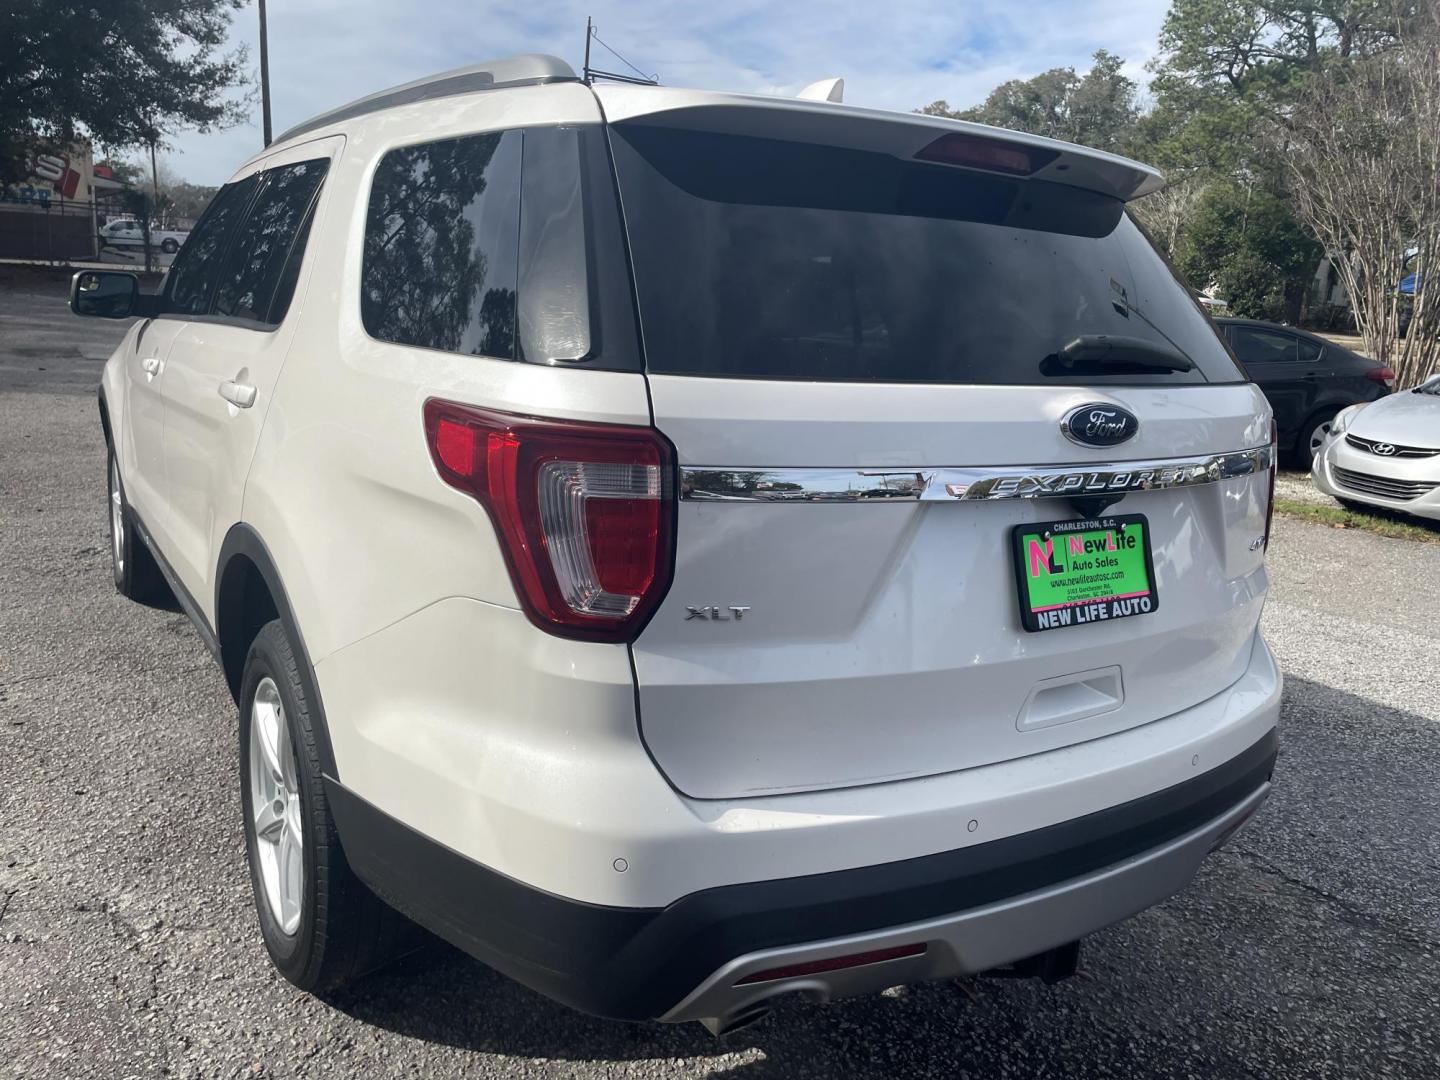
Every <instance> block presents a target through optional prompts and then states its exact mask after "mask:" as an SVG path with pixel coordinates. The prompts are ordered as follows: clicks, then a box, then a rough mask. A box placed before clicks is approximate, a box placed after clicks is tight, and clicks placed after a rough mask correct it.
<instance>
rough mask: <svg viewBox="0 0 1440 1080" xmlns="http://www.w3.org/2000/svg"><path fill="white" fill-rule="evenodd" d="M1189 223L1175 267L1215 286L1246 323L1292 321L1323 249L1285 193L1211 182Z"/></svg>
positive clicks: (1253, 185)
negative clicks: (1296, 213) (1255, 320)
mask: <svg viewBox="0 0 1440 1080" xmlns="http://www.w3.org/2000/svg"><path fill="white" fill-rule="evenodd" d="M1188 224H1189V227H1188V229H1187V233H1186V236H1185V240H1184V243H1183V245H1182V247H1181V250H1180V251H1179V252H1177V253H1176V262H1177V265H1179V267H1180V269H1181V271H1182V272H1183V273H1184V274H1185V275H1186V276H1187V277H1188V278H1189V279H1190V280H1191V281H1192V282H1195V283H1197V284H1209V283H1211V282H1213V283H1214V284H1215V285H1216V286H1217V287H1218V289H1219V292H1220V293H1221V295H1223V296H1224V297H1225V298H1226V299H1227V300H1228V301H1229V303H1230V310H1231V311H1232V312H1233V313H1234V314H1236V315H1239V316H1242V317H1243V318H1247V319H1271V320H1274V321H1286V322H1294V321H1296V319H1297V317H1298V315H1299V311H1300V302H1301V300H1302V299H1303V297H1304V293H1305V289H1306V287H1307V286H1309V284H1310V283H1311V281H1312V280H1313V279H1314V274H1315V267H1316V265H1317V264H1318V263H1319V261H1320V256H1321V254H1322V248H1321V247H1320V245H1319V244H1318V243H1317V242H1316V241H1315V238H1314V237H1313V236H1311V235H1310V233H1309V232H1308V231H1307V230H1306V229H1305V227H1304V226H1303V225H1302V224H1301V223H1300V222H1299V221H1298V220H1296V218H1295V215H1294V213H1293V212H1292V211H1291V206H1290V201H1289V198H1288V196H1287V195H1286V194H1285V193H1284V192H1281V191H1277V190H1275V189H1273V188H1270V187H1267V186H1266V185H1265V184H1263V183H1260V182H1251V183H1236V182H1232V181H1228V180H1217V181H1213V182H1211V183H1210V184H1208V185H1207V186H1206V187H1205V189H1204V191H1203V192H1202V193H1201V195H1200V197H1199V199H1198V200H1197V203H1196V206H1195V209H1194V213H1193V215H1192V217H1191V220H1190V222H1189V223H1188Z"/></svg>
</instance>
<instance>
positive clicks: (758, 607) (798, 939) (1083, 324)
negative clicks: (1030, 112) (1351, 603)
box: [71, 56, 1280, 1031]
mask: <svg viewBox="0 0 1440 1080" xmlns="http://www.w3.org/2000/svg"><path fill="white" fill-rule="evenodd" d="M1160 184H1161V179H1160V177H1159V176H1158V175H1157V174H1156V173H1155V172H1153V171H1152V170H1150V169H1148V168H1146V167H1144V166H1142V165H1138V164H1136V163H1134V162H1131V161H1126V160H1124V159H1121V158H1117V157H1113V156H1111V155H1108V154H1103V153H1099V152H1096V151H1093V150H1087V149H1083V148H1081V147H1077V146H1070V145H1067V144H1063V143H1057V142H1052V141H1049V140H1045V139H1039V138H1032V137H1029V136H1026V135H1021V134H1017V133H1014V132H1008V131H998V130H995V129H991V128H986V127H981V126H977V125H972V124H964V123H958V122H954V121H949V120H942V119H937V118H933V117H928V116H916V115H906V114H896V113H888V112H877V111H872V110H867V109H860V108H853V107H850V106H846V105H843V104H837V103H831V102H828V101H810V100H798V99H796V100H790V99H779V98H767V97H748V96H741V95H732V94H720V93H702V92H695V91H688V90H676V89H668V88H661V87H652V86H627V85H603V86H594V87H592V86H589V85H586V84H585V83H584V82H582V81H580V80H578V79H577V78H576V77H575V74H574V73H573V72H572V71H571V70H570V69H569V68H568V67H567V66H566V65H565V64H564V63H563V62H561V61H558V60H555V59H553V58H548V57H538V56H532V57H520V58H515V59H510V60H505V61H501V62H497V63H493V64H487V65H480V66H477V67H474V68H467V69H463V70H460V71H455V72H450V73H447V74H444V75H440V76H436V77H435V78H433V79H428V80H422V81H420V82H417V83H413V84H410V85H408V86H404V87H400V88H398V89H396V90H392V91H388V92H385V93H382V94H378V95H375V96H373V97H370V98H366V99H363V100H361V101H358V102H355V103H354V104H352V105H349V106H346V107H344V108H341V109H338V110H336V111H334V112H331V113H327V114H325V115H324V116H321V117H318V118H317V119H315V120H313V121H310V122H308V123H305V124H302V125H300V126H299V127H298V128H295V129H294V130H293V131H290V132H288V133H287V134H285V135H284V136H283V137H282V138H281V139H280V140H279V141H278V142H276V143H275V144H274V145H272V146H270V147H269V148H267V149H266V150H264V151H262V152H261V153H260V154H259V155H257V156H256V157H255V158H254V159H253V160H251V161H250V162H249V163H247V164H246V165H245V166H243V167H242V168H241V169H240V170H239V171H238V172H237V173H236V174H235V176H234V177H233V178H232V179H231V180H230V182H229V183H228V184H226V185H225V186H224V187H223V188H222V189H221V190H220V192H219V193H218V194H217V195H216V197H215V200H214V202H213V203H212V205H211V206H210V208H209V210H208V211H207V212H206V214H205V216H204V218H203V220H202V221H201V222H200V223H199V224H198V225H197V226H196V228H195V230H194V232H193V233H192V235H191V237H190V240H189V242H188V243H186V245H185V247H184V248H183V250H182V251H181V252H180V255H179V257H178V258H177V259H176V261H175V265H174V266H173V267H172V268H171V270H170V272H169V274H168V276H167V278H166V279H165V283H164V287H163V289H162V291H161V292H160V294H159V295H158V296H142V295H140V294H139V293H138V291H137V286H136V282H135V279H134V278H133V277H131V276H129V275H126V274H122V273H116V272H92V271H84V272H82V273H80V274H78V275H76V279H75V284H74V288H73V292H72V301H71V302H72V306H73V308H74V310H75V311H76V312H78V313H80V314H90V315H103V316H109V317H114V318H123V317H130V316H139V320H138V321H137V322H136V323H135V324H134V325H133V326H131V327H130V329H129V332H128V333H127V334H126V337H125V340H124V343H123V344H122V345H121V347H120V348H119V349H118V350H117V351H116V353H115V355H114V356H113V357H112V358H111V359H110V361H109V363H108V364H107V365H106V368H105V372H104V378H103V381H102V384H101V387H100V416H101V421H102V423H103V425H104V431H105V438H106V441H107V444H108V446H109V451H110V456H109V494H110V507H111V519H110V520H111V528H112V530H113V540H114V544H113V556H114V572H115V582H116V585H117V586H118V587H119V589H120V591H121V592H122V593H124V594H125V595H127V596H131V597H135V598H141V597H144V596H146V595H148V594H150V593H152V591H153V590H156V589H163V588H164V587H166V586H168V588H169V589H171V590H173V592H174V594H175V596H176V597H177V598H178V599H179V601H180V603H181V605H182V606H183V607H184V608H185V610H186V611H187V612H188V613H189V615H190V617H191V618H192V619H193V620H194V622H195V624H196V625H197V627H198V628H199V630H200V633H201V635H202V636H203V637H204V639H205V641H206V643H207V645H208V646H209V648H210V649H211V651H212V652H213V653H214V654H215V656H216V657H217V658H218V660H219V662H220V664H221V666H222V667H223V669H224V673H225V677H226V679H227V680H228V682H229V685H230V689H231V690H232V692H233V693H234V696H235V700H236V701H237V703H238V705H239V714H240V732H239V739H240V753H239V765H240V770H239V771H240V784H241V790H242V793H243V804H244V811H245V821H244V825H245V831H246V842H247V848H248V853H249V862H250V870H251V878H252V882H253V885H254V891H255V897H256V908H257V911H258V914H259V920H260V925H261V928H262V930H263V934H264V939H265V943H266V946H267V947H268V949H269V952H270V955H271V957H272V959H273V960H274V962H275V964H276V966H277V967H278V968H279V970H280V971H281V972H282V973H283V974H284V975H285V976H286V977H287V978H288V979H290V980H291V981H292V982H294V983H295V984H296V985H298V986H300V987H304V988H307V989H314V990H324V989H326V988H330V987H334V986H335V985H337V984H338V983H340V982H341V981H343V980H345V979H346V978H348V977H350V976H353V975H355V974H358V973H360V972H363V971H365V970H368V969H369V968H371V967H373V966H375V964H377V963H378V962H379V961H380V960H382V959H383V958H384V956H385V955H386V952H387V950H389V949H390V948H391V945H390V942H391V941H392V940H393V939H394V937H395V931H396V929H397V928H400V929H403V928H404V927H405V926H406V925H407V924H406V923H405V922H404V921H403V920H402V919H401V918H400V916H399V915H398V914H397V912H398V913H402V914H403V915H404V916H405V917H408V919H409V920H412V921H413V922H415V923H419V924H420V925H422V926H424V927H428V928H429V929H430V930H431V931H433V932H434V933H436V934H438V935H439V936H440V937H442V938H445V939H447V940H449V941H450V942H453V943H454V944H455V945H457V946H459V947H460V948H462V949H464V950H465V951H467V952H469V953H471V954H473V955H474V956H476V957H478V958H479V959H481V960H483V961H484V962H485V963H487V964H489V965H491V966H493V967H495V968H497V969H498V970H500V971H502V972H504V973H505V974H507V975H509V976H511V977H513V978H515V979H518V980H519V981H520V982H522V983H525V984H526V985H528V986H531V987H533V988H535V989H537V990H539V991H540V992H542V993H544V994H548V995H550V996H551V997H553V998H555V999H557V1000H559V1001H562V1002H566V1003H568V1004H569V1005H572V1006H574V1007H576V1008H578V1009H582V1010H586V1011H588V1012H591V1013H595V1014H599V1015H602V1016H608V1017H616V1018H625V1019H643V1018H660V1019H664V1020H692V1019H693V1020H700V1021H703V1022H705V1023H706V1024H707V1025H708V1026H710V1027H711V1028H712V1029H713V1030H717V1031H724V1030H729V1029H732V1028H734V1027H736V1026H738V1025H740V1024H742V1023H745V1022H747V1021H749V1020H752V1019H754V1018H756V1017H758V1016H759V1015H762V1014H763V1013H764V1012H765V1011H766V1009H767V1008H768V1006H769V1004H770V1003H771V1002H772V1000H773V999H774V998H775V997H777V996H779V995H784V994H793V993H799V994H802V995H808V996H811V997H814V998H819V999H824V998H828V997H831V996H834V995H838V994H849V993H856V992H862V991H872V990H876V989H879V988H883V987H887V986H891V985H895V984H900V983H907V982H914V981H918V980H924V979H936V978H943V977H947V976H955V975H960V974H962V973H969V972H981V971H987V970H993V969H997V968H1009V969H1011V970H1012V971H1017V970H1018V971H1019V972H1020V973H1027V972H1028V973H1033V974H1040V975H1046V976H1049V977H1057V976H1060V975H1063V974H1065V973H1067V971H1069V970H1071V969H1073V965H1074V962H1075V956H1076V952H1077V948H1078V946H1077V943H1078V941H1079V940H1080V938H1081V937H1082V936H1084V935H1085V934H1088V933H1090V932H1091V931H1093V930H1096V929H1098V928H1100V927H1103V926H1106V925H1107V924H1110V923H1113V922H1115V921H1117V920H1120V919H1123V918H1126V917H1127V916H1130V915H1133V914H1135V913H1136V912H1138V911H1141V910H1142V909H1144V908H1146V907H1148V906H1150V905H1152V904H1155V903H1157V902H1158V901H1161V900H1163V899H1165V898H1166V897H1168V896H1170V895H1171V894H1173V893H1174V892H1176V891H1177V890H1178V889H1180V888H1182V887H1183V886H1184V885H1185V884H1186V883H1187V882H1188V881H1189V880H1190V879H1191V877H1192V875H1194V873H1195V871H1196V868H1197V867H1198V866H1199V865H1200V863H1201V861H1202V860H1203V859H1204V858H1205V856H1206V854H1207V853H1209V852H1210V851H1212V850H1213V849H1214V848H1215V847H1216V846H1217V845H1219V844H1220V843H1221V842H1222V841H1223V840H1224V839H1225V838H1226V837H1228V836H1229V835H1230V834H1231V833H1232V832H1234V831H1235V830H1236V829H1237V828H1238V827H1239V826H1240V825H1241V823H1242V822H1244V821H1245V820H1246V819H1247V818H1248V817H1249V816H1250V815H1251V814H1253V813H1254V812H1255V810H1256V808H1257V807H1258V806H1259V805H1260V804H1261V802H1262V801H1263V800H1264V798H1265V796H1266V794H1267V792H1268V790H1269V786H1270V777H1271V772H1272V768H1273V766H1274V763H1275V756H1276V734H1275V725H1276V715H1277V711H1278V704H1279V697H1280V676H1279V674H1278V672H1277V671H1276V666H1275V663H1274V661H1273V659H1272V658H1271V655H1270V652H1269V650H1268V649H1267V648H1266V646H1265V643H1264V641H1262V640H1261V638H1260V635H1259V633H1258V630H1257V624H1258V622H1259V619H1260V611H1261V607H1262V605H1263V603H1264V599H1265V592H1266V584H1267V579H1266V572H1265V564H1264V559H1265V546H1266V540H1267V533H1268V529H1269V513H1270V502H1271V487H1272V468H1271V465H1272V460H1273V447H1272V426H1271V420H1270V412H1269V409H1268V407H1267V406H1266V403H1265V399H1264V398H1263V397H1262V396H1261V394H1260V392H1259V391H1258V390H1257V389H1256V388H1255V387H1254V386H1253V385H1252V384H1250V383H1249V382H1247V381H1246V379H1245V378H1244V376H1243V375H1242V374H1241V372H1240V371H1239V370H1238V368H1237V367H1236V365H1235V363H1234V361H1233V360H1232V358H1231V357H1230V355H1229V354H1228V353H1227V352H1226V349H1225V347H1224V346H1223V345H1222V344H1221V341H1220V339H1219V338H1218V337H1217V336H1216V333H1215V331H1214V329H1213V328H1212V326H1211V324H1210V323H1209V322H1208V321H1207V319H1206V317H1205V316H1204V315H1203V314H1202V312H1201V311H1200V309H1199V308H1198V307H1197V306H1196V304H1195V303H1194V301H1193V300H1192V299H1191V298H1190V295H1189V294H1188V292H1187V291H1186V290H1185V289H1184V288H1183V287H1182V286H1181V285H1180V284H1179V283H1178V282H1177V281H1176V279H1175V277H1174V275H1173V274H1172V272H1171V270H1170V268H1169V267H1168V266H1167V264H1166V262H1165V260H1164V259H1163V258H1161V257H1160V256H1159V255H1158V254H1157V253H1156V251H1155V249H1154V248H1153V247H1152V246H1151V244H1150V243H1149V242H1148V241H1147V240H1146V238H1145V236H1144V234H1143V233H1142V232H1141V231H1140V229H1139V228H1138V227H1137V226H1136V225H1135V223H1134V221H1133V220H1132V219H1131V218H1130V217H1129V216H1128V215H1127V213H1126V211H1125V203H1126V201H1127V200H1129V199H1132V198H1135V197H1136V196H1139V195H1143V194H1145V193H1147V192H1151V191H1154V190H1155V189H1157V188H1158V187H1159V186H1160Z"/></svg>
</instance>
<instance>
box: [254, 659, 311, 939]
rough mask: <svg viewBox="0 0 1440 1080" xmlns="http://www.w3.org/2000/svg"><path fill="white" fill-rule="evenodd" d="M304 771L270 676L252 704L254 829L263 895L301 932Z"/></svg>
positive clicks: (276, 914)
mask: <svg viewBox="0 0 1440 1080" xmlns="http://www.w3.org/2000/svg"><path fill="white" fill-rule="evenodd" d="M300 797H301V796H300V782H299V769H298V766H297V764H296V758H295V748H294V745H293V743H292V742H291V739H290V726H289V724H287V723H286V720H285V705H284V703H283V702H282V701H281V700H280V688H279V687H277V686H276V685H275V680H274V679H272V678H270V677H269V676H268V675H267V676H266V677H265V678H263V679H261V680H260V685H259V686H257V687H256V688H255V698H254V702H253V703H252V704H251V706H250V823H249V824H250V827H251V828H252V829H254V830H255V855H256V858H257V859H258V860H259V863H260V884H261V891H262V892H263V893H264V894H265V904H266V906H267V907H268V908H269V910H270V914H271V916H272V917H273V918H274V920H275V922H276V924H277V925H278V926H279V927H280V930H281V931H282V932H283V933H285V934H294V933H295V932H296V931H297V930H298V929H299V928H300V911H301V907H302V905H303V902H304V897H305V832H304V826H303V824H302V822H301V815H300Z"/></svg>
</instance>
